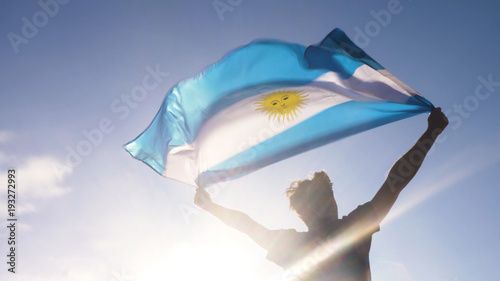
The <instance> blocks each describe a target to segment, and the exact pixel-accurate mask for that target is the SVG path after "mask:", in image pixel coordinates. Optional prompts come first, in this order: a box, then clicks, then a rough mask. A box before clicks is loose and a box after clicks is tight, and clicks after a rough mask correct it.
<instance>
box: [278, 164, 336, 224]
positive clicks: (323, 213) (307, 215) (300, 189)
mask: <svg viewBox="0 0 500 281" xmlns="http://www.w3.org/2000/svg"><path fill="white" fill-rule="evenodd" d="M285 193H286V195H287V197H288V199H289V200H290V209H292V210H293V211H294V212H295V213H297V215H298V216H299V217H300V219H302V221H304V223H305V224H306V225H307V226H308V227H309V228H310V227H311V226H313V225H315V224H316V223H317V222H320V221H322V220H325V219H331V218H333V219H337V218H338V210H337V203H336V202H335V198H334V197H333V190H332V181H331V180H330V178H329V177H328V175H327V174H326V173H325V172H324V171H321V172H316V173H314V176H313V177H312V178H310V179H304V180H300V181H294V182H293V183H292V184H291V185H290V187H289V188H288V189H287V190H286V192H285Z"/></svg>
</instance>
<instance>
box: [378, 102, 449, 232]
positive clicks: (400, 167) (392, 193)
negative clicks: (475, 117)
mask: <svg viewBox="0 0 500 281" xmlns="http://www.w3.org/2000/svg"><path fill="white" fill-rule="evenodd" d="M427 123H428V127H427V130H426V131H425V132H424V133H423V134H422V136H421V137H420V138H419V139H418V141H417V142H416V143H415V145H413V147H412V148H411V149H410V150H408V152H406V153H405V155H403V156H402V157H401V158H400V159H399V160H398V161H397V162H396V163H394V165H393V166H392V168H391V170H390V171H389V174H388V176H387V178H386V180H385V182H384V184H383V185H382V187H381V188H380V189H379V191H378V192H377V194H375V197H373V199H372V200H371V203H372V205H373V208H374V209H375V212H376V213H377V216H378V218H379V223H380V222H381V221H382V220H383V219H384V218H385V216H386V215H387V213H388V212H389V210H390V209H391V207H392V206H393V205H394V202H396V199H397V198H398V195H399V193H400V192H401V190H403V188H404V187H405V186H406V185H407V184H408V183H409V182H410V181H411V180H412V179H413V177H414V176H415V174H416V173H417V171H418V169H419V168H420V166H421V165H422V162H423V161H424V158H425V156H426V155H427V152H429V150H430V149H431V147H432V145H433V144H434V141H435V140H436V139H437V137H438V136H439V135H440V134H441V133H442V132H443V130H444V128H446V126H447V125H448V119H447V118H446V116H445V115H444V114H443V113H442V112H441V108H436V109H434V110H433V111H432V112H431V114H430V115H429V118H428V119H427Z"/></svg>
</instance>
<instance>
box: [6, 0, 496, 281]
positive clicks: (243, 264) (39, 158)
mask: <svg viewBox="0 0 500 281" xmlns="http://www.w3.org/2000/svg"><path fill="white" fill-rule="evenodd" d="M40 3H42V4H40ZM44 3H45V4H44ZM214 3H216V4H218V5H223V4H225V5H229V6H226V7H230V8H229V9H227V10H219V11H217V9H216V8H215V7H214ZM220 3H223V4H220ZM0 6H1V9H0V34H1V35H2V36H3V37H2V38H3V39H1V40H0V50H1V52H0V83H1V85H2V93H1V94H0V100H1V102H0V112H1V118H0V168H1V169H0V175H1V176H0V182H1V184H2V189H1V190H3V191H2V192H1V193H0V194H1V197H0V198H1V202H0V214H1V216H0V225H7V221H6V212H7V207H6V204H5V203H6V193H7V192H6V188H7V187H6V183H7V170H8V169H9V168H15V169H16V171H17V174H18V179H17V180H18V203H17V212H18V213H17V214H18V218H19V221H18V232H17V239H18V247H17V249H18V250H17V251H18V252H17V261H18V264H17V267H16V269H17V273H16V274H11V273H9V272H7V264H6V260H7V257H6V251H7V240H6V239H7V237H8V235H9V233H8V232H7V228H6V227H4V226H2V227H0V261H1V262H0V278H1V279H2V280H43V281H45V280H195V279H199V278H203V277H205V278H208V279H209V280H235V279H237V280H281V279H280V273H281V269H280V268H279V267H277V266H275V265H274V264H272V263H270V262H269V261H267V260H266V259H265V255H266V253H265V251H264V250H262V249H260V248H258V246H257V245H256V244H254V243H253V242H252V241H250V240H249V239H248V238H247V237H245V236H244V235H243V234H240V233H237V232H236V231H234V230H232V229H230V228H228V227H226V226H225V225H223V224H222V223H220V222H219V221H217V220H216V219H215V218H213V217H212V216H210V215H208V214H205V213H203V212H201V211H200V210H199V209H197V208H195V207H194V205H193V203H192V198H193V196H194V189H193V188H192V187H190V186H187V185H183V184H180V183H176V182H174V181H172V180H169V179H165V178H162V177H160V176H158V175H157V174H156V173H155V172H154V171H153V170H152V169H150V168H149V167H147V166H146V165H144V164H142V163H140V162H139V161H136V160H134V159H133V158H132V157H130V156H129V155H128V153H127V152H126V151H125V150H124V149H123V148H122V145H123V144H125V143H127V142H128V141H130V140H131V139H133V138H135V137H136V136H137V135H138V134H139V133H141V132H142V131H143V130H144V129H145V128H146V126H147V125H148V124H149V122H150V121H151V120H152V119H153V117H154V115H155V114H156V112H157V110H158V108H159V107H160V104H161V102H162V100H163V98H164V96H165V93H166V92H167V91H168V90H169V89H170V88H171V87H172V86H174V85H175V84H176V83H178V82H179V81H181V80H183V79H185V78H188V77H192V76H194V75H196V74H197V73H199V72H200V71H201V70H202V69H204V68H205V67H206V66H208V65H210V64H212V63H214V62H216V61H217V60H219V59H220V58H221V57H222V56H223V55H224V54H225V53H227V52H228V51H230V50H232V49H234V48H237V47H238V46H241V45H244V44H247V43H249V42H251V41H253V40H255V39H258V38H274V39H280V40H284V41H289V42H295V43H301V44H303V45H310V44H314V43H317V42H319V41H320V40H321V39H323V37H324V36H325V35H326V34H328V32H330V31H331V30H332V29H333V28H335V27H340V28H342V29H343V30H344V31H345V32H346V33H347V35H348V36H350V37H351V38H352V39H353V40H354V41H355V42H356V43H359V44H360V45H364V49H365V50H366V51H367V53H368V54H370V55H371V56H372V57H373V58H375V59H376V60H377V61H378V62H380V63H381V64H382V65H384V66H385V67H386V68H387V69H388V70H389V71H391V72H392V73H393V74H395V75H396V76H397V77H398V78H400V79H401V80H402V81H404V82H405V83H407V84H408V85H410V86H411V87H413V88H414V89H416V90H417V91H419V92H420V93H421V94H422V95H424V96H425V97H426V98H427V99H429V100H430V101H432V102H433V103H434V105H436V106H440V107H442V108H443V111H444V112H446V113H447V115H448V117H449V119H450V126H449V127H448V128H447V130H446V131H445V133H444V134H443V135H442V136H441V138H440V140H439V142H438V143H437V144H436V146H435V149H434V150H433V151H432V153H431V154H430V155H429V156H428V158H427V159H426V161H425V163H424V166H423V167H422V168H421V170H420V171H419V174H418V175H417V176H416V178H415V179H414V181H413V182H412V183H411V184H410V185H409V186H408V187H407V188H406V189H405V190H404V191H403V193H402V194H401V196H400V198H399V201H398V202H397V203H396V206H395V207H394V209H393V210H392V211H391V213H390V217H389V218H388V219H387V220H386V221H385V222H384V223H383V225H382V226H381V231H380V232H379V233H377V234H375V235H374V238H373V244H372V251H371V266H372V275H373V280H435V281H445V280H446V281H450V280H453V281H463V280H494V279H495V278H498V276H500V269H499V268H498V266H495V265H494V264H493V261H494V260H496V259H497V256H496V254H497V253H498V252H499V251H500V243H498V242H497V238H498V237H500V229H499V225H498V213H500V207H499V206H500V205H499V204H498V201H499V200H500V191H499V190H498V179H499V178H498V170H499V168H500V145H499V143H500V125H499V123H498V122H496V121H495V120H498V117H499V113H498V106H500V96H499V95H500V85H499V83H500V71H499V70H498V69H499V68H498V65H499V64H500V56H498V55H497V51H498V49H499V48H500V39H499V37H498V35H497V34H498V29H499V28H500V19H499V18H498V15H497V14H498V10H499V8H500V7H499V6H500V4H498V3H497V2H495V1H444V0H440V1H418V0H414V1H410V0H401V1H393V0H388V1H386V0H383V1H378V0H377V1H370V2H367V1H249V0H240V1H236V0H232V1H229V0H220V1H194V0H193V1H141V2H139V1H116V0H114V1H105V2H102V1H76V0H73V1H67V0H66V1H62V0H61V1H60V2H55V0H52V1H50V0H42V1H40V2H37V1H2V2H1V3H0ZM42 6H43V7H45V9H44V8H43V7H42ZM382 15H390V18H389V17H387V16H385V17H384V16H382ZM35 23H36V24H37V25H38V26H36V25H35ZM152 73H155V74H152ZM148 76H149V77H152V79H150V80H149V81H150V82H152V84H151V87H150V89H148V91H147V93H146V94H144V96H142V97H141V99H140V100H133V99H131V98H130V93H131V91H132V90H133V89H134V87H137V86H140V85H143V83H144V80H145V79H146V77H148ZM148 79H149V78H148ZM497 81H498V82H497ZM425 127H426V116H424V115H420V116H417V117H414V118H410V119H406V120H402V121H399V122H396V123H392V124H389V125H386V126H383V127H380V128H376V129H373V130H371V131H368V132H364V133H361V134H359V135H356V136H353V137H349V138H346V139H343V140H341V141H338V142H335V143H332V144H330V145H327V146H324V147H322V148H319V149H315V150H313V151H310V152H307V153H304V154H301V155H299V156H296V157H293V158H291V159H287V160H285V161H282V162H280V163H277V164H274V165H272V166H269V167H266V168H265V169H262V170H259V171H257V172H255V173H253V174H250V175H248V176H245V177H243V178H241V179H238V180H235V181H232V182H229V183H227V184H225V185H223V186H220V187H217V188H213V189H212V190H210V192H211V193H212V194H213V198H214V201H215V202H217V203H220V204H221V205H224V206H227V207H231V208H236V209H239V210H242V211H244V212H247V213H248V214H249V215H251V216H252V217H253V218H254V219H255V220H257V221H259V222H261V223H262V224H263V225H265V226H266V227H268V228H276V229H277V228H296V229H299V230H305V227H304V225H303V224H302V223H301V222H300V220H299V219H298V218H296V217H295V215H294V214H293V213H292V212H290V211H289V210H288V202H287V200H286V198H285V196H284V195H283V192H284V190H285V188H286V187H287V186H288V185H289V183H290V182H291V181H292V180H296V179H300V178H303V177H305V176H307V175H308V174H309V173H311V172H314V171H317V170H321V169H324V170H326V171H327V172H328V173H329V175H330V177H331V178H332V179H333V182H334V191H335V195H336V198H337V201H338V204H339V213H340V214H341V215H345V214H347V213H349V212H350V211H351V210H352V209H354V208H355V207H356V206H357V205H360V204H362V203H365V202H366V201H368V200H370V199H371V198H372V197H373V195H374V194H375V192H376V191H377V190H378V188H379V187H380V185H381V184H382V182H383V181H384V178H385V175H386V173H387V171H388V170H389V168H390V167H391V165H392V164H393V163H394V162H395V161H396V160H397V159H398V158H399V156H401V155H402V154H403V153H404V152H405V151H406V150H407V149H408V148H410V146H411V145H412V144H413V143H414V142H415V141H416V139H417V138H418V137H419V136H420V134H421V133H422V132H423V131H424V130H425ZM75 151H80V152H83V153H80V154H76V153H75Z"/></svg>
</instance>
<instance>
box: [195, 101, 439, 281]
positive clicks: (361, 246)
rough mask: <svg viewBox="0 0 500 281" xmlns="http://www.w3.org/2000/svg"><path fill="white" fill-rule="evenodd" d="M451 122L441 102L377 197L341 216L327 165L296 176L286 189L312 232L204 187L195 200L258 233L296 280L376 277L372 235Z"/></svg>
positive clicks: (240, 227) (273, 257)
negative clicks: (267, 220) (266, 218)
mask: <svg viewBox="0 0 500 281" xmlns="http://www.w3.org/2000/svg"><path fill="white" fill-rule="evenodd" d="M447 125H448V119H447V118H446V116H445V115H444V114H443V113H442V112H441V109H440V108H436V109H434V110H433V111H432V112H431V114H430V116H429V118H428V128H427V130H426V131H425V132H424V133H423V134H422V136H421V137H420V138H419V139H418V141H417V142H416V143H415V145H414V146H413V147H412V148H411V149H410V150H409V151H408V152H407V153H406V154H404V155H403V156H402V157H401V158H400V159H399V160H398V161H397V162H396V163H395V164H394V165H393V167H392V168H391V170H390V171H389V174H388V176H387V178H386V180H385V182H384V183H383V184H382V187H381V188H380V189H379V191H378V192H377V193H376V194H375V196H374V197H373V199H372V200H371V201H369V202H367V203H365V204H363V205H360V206H358V207H357V208H356V209H355V210H354V211H352V212H351V213H349V214H348V215H347V216H344V217H342V218H341V219H339V218H338V213H337V203H336V202H335V198H334V196H333V190H332V182H331V181H330V179H329V178H328V176H327V174H326V173H325V172H324V171H321V172H317V173H315V174H314V176H313V177H312V178H311V179H305V180H301V181H296V182H293V183H292V184H291V186H290V187H289V188H288V189H287V190H286V194H287V196H288V199H289V200H290V208H291V209H292V210H293V211H295V213H296V214H297V215H298V216H299V218H300V219H301V220H302V221H303V222H304V223H305V224H306V226H307V228H308V231H307V232H297V231H296V230H294V229H287V230H283V229H280V230H269V229H267V228H265V227H263V226H262V225H260V224H259V223H257V222H255V221H254V220H253V219H251V218H250V217H249V216H248V215H246V214H244V213H242V212H239V211H236V210H231V209H228V208H225V207H222V206H220V205H217V204H215V203H213V202H212V200H211V199H210V196H209V194H208V193H207V192H206V191H205V190H204V189H202V188H198V189H197V191H196V195H195V204H197V205H198V206H200V207H201V208H202V209H204V210H206V211H208V212H209V213H211V214H212V215H214V216H216V217H217V218H219V219H220V220H221V221H223V222H224V223H226V224H227V225H228V226H230V227H233V228H235V229H237V230H239V231H241V232H243V233H245V234H247V235H248V236H249V237H250V238H251V239H253V240H254V241H255V242H256V243H257V244H258V245H260V246H261V247H263V248H264V249H266V250H267V251H268V255H267V258H268V259H269V260H271V261H273V262H274V263H276V264H278V265H280V266H282V267H283V268H284V269H286V270H287V271H286V276H285V277H286V278H287V279H290V280H314V281H317V280H336V281H340V280H342V281H347V280H349V281H354V280H355V281H367V280H371V275H370V264H369V259H368V254H369V251H370V245H371V236H372V235H373V234H374V233H375V232H377V231H378V230H379V225H380V223H381V222H382V220H383V219H384V218H385V216H386V215H387V213H388V212H389V210H390V209H391V207H392V206H393V205H394V203H395V201H396V199H397V198H398V195H399V193H400V192H401V190H403V188H404V187H405V186H406V185H407V184H408V183H409V182H410V180H411V179H412V178H413V177H414V176H415V174H416V173H417V171H418V169H419V168H420V166H421V164H422V162H423V160H424V158H425V156H426V154H427V152H428V151H429V150H430V148H431V147H432V145H433V144H434V141H435V140H436V138H437V137H438V136H439V135H440V134H441V132H442V131H443V130H444V128H446V126H447Z"/></svg>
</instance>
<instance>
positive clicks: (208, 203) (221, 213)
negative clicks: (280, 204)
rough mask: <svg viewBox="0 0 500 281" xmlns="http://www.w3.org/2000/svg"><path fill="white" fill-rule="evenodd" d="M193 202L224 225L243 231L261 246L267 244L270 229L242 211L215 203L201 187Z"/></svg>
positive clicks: (197, 190)
mask: <svg viewBox="0 0 500 281" xmlns="http://www.w3.org/2000/svg"><path fill="white" fill-rule="evenodd" d="M194 203H195V204H196V205H197V206H199V207H200V208H202V209H203V210H205V211H207V212H209V213H210V214H212V215H213V216H215V217H217V218H218V219H219V220H221V221H222V222H223V223H225V224H226V225H228V226H230V227H232V228H234V229H236V230H239V231H241V232H243V233H245V234H246V235H248V236H249V237H250V238H252V240H254V241H255V242H256V243H257V244H259V245H260V246H261V247H264V248H266V247H267V246H268V245H266V241H267V239H266V238H268V236H269V232H270V230H268V229H267V228H265V227H264V226H262V225H260V224H259V223H257V222H256V221H254V220H253V219H252V218H250V216H249V215H247V214H245V213H243V212H240V211H237V210H232V209H229V208H226V207H223V206H220V205H217V204H215V203H214V202H212V199H211V198H210V194H208V192H207V191H206V190H204V189H203V188H198V189H196V195H195V197H194Z"/></svg>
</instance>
